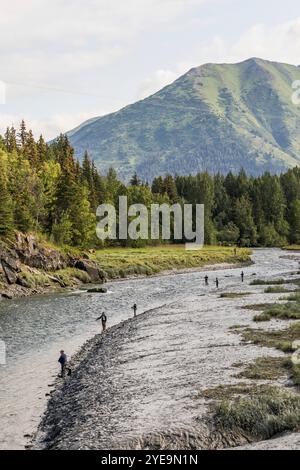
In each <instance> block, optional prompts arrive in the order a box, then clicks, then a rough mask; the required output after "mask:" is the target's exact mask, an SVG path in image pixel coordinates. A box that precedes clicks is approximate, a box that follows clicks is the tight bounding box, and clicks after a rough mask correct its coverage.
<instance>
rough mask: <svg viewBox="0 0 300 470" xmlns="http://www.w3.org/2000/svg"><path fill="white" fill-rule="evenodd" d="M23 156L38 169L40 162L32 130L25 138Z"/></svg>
mask: <svg viewBox="0 0 300 470" xmlns="http://www.w3.org/2000/svg"><path fill="white" fill-rule="evenodd" d="M23 156H24V157H25V158H26V159H27V160H28V161H29V163H30V165H31V166H32V167H33V168H37V166H38V162H39V158H38V149H37V144H36V142H35V140H34V136H33V133H32V131H31V130H30V131H29V132H28V134H27V135H26V138H25V142H24V147H23Z"/></svg>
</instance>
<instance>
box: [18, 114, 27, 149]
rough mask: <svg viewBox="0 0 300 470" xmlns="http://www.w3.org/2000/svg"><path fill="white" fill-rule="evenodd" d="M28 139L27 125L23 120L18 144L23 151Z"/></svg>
mask: <svg viewBox="0 0 300 470" xmlns="http://www.w3.org/2000/svg"><path fill="white" fill-rule="evenodd" d="M26 139H27V131H26V124H25V121H24V119H23V120H22V121H21V124H20V130H19V133H18V144H19V147H21V149H23V148H24V145H25V142H26Z"/></svg>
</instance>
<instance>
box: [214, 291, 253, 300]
mask: <svg viewBox="0 0 300 470" xmlns="http://www.w3.org/2000/svg"><path fill="white" fill-rule="evenodd" d="M251 294H252V293H251V292H224V293H223V294H221V295H220V298H221V299H235V298H238V297H244V296H245V295H251Z"/></svg>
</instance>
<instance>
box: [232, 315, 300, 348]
mask: <svg viewBox="0 0 300 470" xmlns="http://www.w3.org/2000/svg"><path fill="white" fill-rule="evenodd" d="M237 333H238V334H240V335H242V339H243V341H244V342H251V343H253V344H257V345H260V346H266V347H270V348H276V349H279V350H281V351H283V352H293V351H294V348H293V347H292V343H293V341H296V340H300V322H296V323H294V324H293V325H290V326H288V327H287V328H284V329H281V330H270V331H265V330H261V329H254V328H245V329H244V330H239V331H237Z"/></svg>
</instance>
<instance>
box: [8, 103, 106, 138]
mask: <svg viewBox="0 0 300 470" xmlns="http://www.w3.org/2000/svg"><path fill="white" fill-rule="evenodd" d="M106 113H107V111H106V110H102V111H100V112H99V110H97V111H94V112H93V111H89V112H81V113H73V114H68V113H62V114H53V115H52V116H50V117H49V118H48V117H47V118H41V119H36V118H35V117H34V116H32V115H31V114H30V113H25V114H24V113H22V114H5V113H0V134H2V135H3V134H4V132H5V129H6V127H7V126H14V127H15V128H16V129H18V128H19V125H20V122H21V121H22V119H24V120H25V122H26V125H27V128H28V129H33V130H34V135H35V137H36V138H38V137H39V136H40V135H41V134H42V135H43V136H44V138H45V139H46V140H51V139H53V138H55V137H57V135H59V134H60V133H64V132H66V131H67V130H71V129H74V128H75V127H77V126H79V125H80V124H82V123H83V122H84V121H87V120H88V119H91V118H92V117H97V116H100V115H104V114H106Z"/></svg>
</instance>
